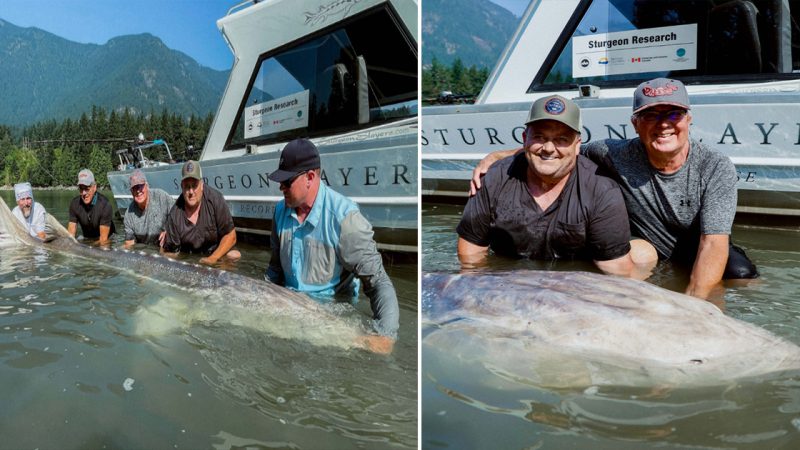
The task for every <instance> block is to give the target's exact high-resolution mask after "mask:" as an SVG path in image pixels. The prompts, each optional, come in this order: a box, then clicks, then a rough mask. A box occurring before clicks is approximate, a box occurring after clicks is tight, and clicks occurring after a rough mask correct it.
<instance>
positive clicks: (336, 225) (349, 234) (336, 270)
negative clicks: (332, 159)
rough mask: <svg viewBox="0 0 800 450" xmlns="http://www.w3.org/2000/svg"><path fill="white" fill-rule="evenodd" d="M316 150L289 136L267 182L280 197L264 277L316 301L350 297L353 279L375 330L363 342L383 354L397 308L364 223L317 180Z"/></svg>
mask: <svg viewBox="0 0 800 450" xmlns="http://www.w3.org/2000/svg"><path fill="white" fill-rule="evenodd" d="M320 175H321V170H320V159H319V152H318V151H317V147H316V146H314V144H313V143H312V142H311V141H309V140H306V139H295V140H294V141H292V142H289V143H288V144H286V147H284V149H283V151H282V152H281V157H280V163H279V165H278V170H276V171H275V172H272V173H271V174H270V175H269V179H270V180H272V181H275V182H278V183H280V190H281V192H283V200H281V201H280V202H278V204H277V205H276V206H275V214H274V216H273V218H272V235H271V236H270V247H271V250H272V257H271V258H270V261H269V267H268V268H267V273H266V274H265V278H266V279H268V280H269V281H272V282H273V283H276V284H280V285H284V286H286V287H289V288H291V289H294V290H297V291H301V292H305V293H307V294H309V295H311V296H312V297H316V298H318V299H320V300H322V301H326V300H327V301H330V299H335V298H339V299H342V300H345V301H350V302H354V301H356V300H357V299H358V292H359V281H361V282H363V283H364V293H365V294H366V295H367V297H369V300H370V304H371V307H372V313H373V318H374V322H373V326H374V328H375V331H376V332H377V333H378V335H371V336H367V337H366V338H365V342H364V345H365V346H366V347H367V348H369V349H370V350H372V351H375V352H378V353H390V352H391V351H392V347H393V345H394V341H395V339H396V338H397V329H398V328H399V316H400V311H399V307H398V304H397V294H396V293H395V290H394V286H392V281H391V280H390V279H389V276H388V275H387V274H386V271H385V270H384V268H383V261H382V260H381V255H380V253H378V249H377V245H376V244H375V241H374V240H373V238H372V234H373V233H372V226H371V225H370V224H369V222H367V220H366V219H365V218H364V216H362V215H361V212H360V211H359V210H358V206H357V205H356V204H355V203H354V202H353V201H352V200H350V199H349V198H347V197H345V196H343V195H341V194H339V193H337V192H335V191H333V190H332V189H330V188H328V187H327V186H326V185H325V184H324V183H321V181H320Z"/></svg>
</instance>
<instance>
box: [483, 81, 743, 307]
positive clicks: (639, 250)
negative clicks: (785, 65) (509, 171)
mask: <svg viewBox="0 0 800 450" xmlns="http://www.w3.org/2000/svg"><path fill="white" fill-rule="evenodd" d="M690 109H691V108H690V105H689V95H688V93H687V91H686V87H685V86H684V85H683V83H682V82H680V81H679V80H674V79H667V78H656V79H653V80H649V81H645V82H643V83H641V84H639V86H637V88H636V90H635V91H634V95H633V115H632V116H631V123H632V124H633V126H634V128H635V129H636V133H637V134H638V136H639V137H638V138H635V139H626V140H613V139H608V140H605V141H598V142H592V143H590V144H586V145H584V146H582V147H581V151H582V152H583V153H584V154H586V155H587V156H588V157H589V158H590V159H592V160H593V161H594V162H595V163H597V164H598V165H599V166H601V167H604V168H606V169H607V170H609V171H610V172H611V173H612V175H614V177H615V179H616V180H617V181H618V182H619V184H620V187H621V188H622V192H623V195H624V197H625V203H626V205H627V209H628V215H629V216H630V224H631V232H632V234H633V235H634V236H635V237H637V238H638V239H634V240H633V241H631V244H632V246H633V250H632V252H631V254H632V256H633V257H634V262H637V263H643V264H655V262H656V261H657V260H658V259H669V260H673V261H676V262H678V263H680V264H685V265H688V266H691V274H690V278H689V284H688V286H687V287H686V293H687V294H689V295H693V296H695V297H699V298H709V296H710V295H711V293H712V291H714V290H715V289H716V288H717V287H719V285H720V281H721V280H722V279H723V278H725V279H732V278H756V277H758V270H756V267H755V266H754V265H753V263H752V262H750V260H749V259H748V258H747V256H746V255H745V254H744V251H743V250H742V249H740V248H739V247H736V246H734V245H733V244H731V243H730V234H731V229H732V226H733V218H734V215H735V213H736V196H737V191H736V179H737V177H736V169H735V167H734V165H733V163H732V162H731V160H730V159H729V158H728V157H726V156H725V155H723V154H721V153H719V152H717V151H715V150H712V149H710V148H709V147H707V146H706V145H705V144H703V143H701V142H699V141H696V140H693V139H690V137H689V125H690V124H691V123H692V114H691V111H690ZM515 151H517V150H511V151H510V152H511V153H514V152H515ZM507 154H508V151H505V152H502V151H501V152H494V153H492V154H490V155H488V156H487V157H486V158H484V160H483V161H481V163H480V164H478V167H476V169H475V171H474V172H473V178H472V182H473V187H478V188H480V174H481V172H486V168H487V167H488V166H489V165H491V162H492V161H493V160H497V159H498V158H501V157H503V156H505V155H507Z"/></svg>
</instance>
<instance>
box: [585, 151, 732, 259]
mask: <svg viewBox="0 0 800 450" xmlns="http://www.w3.org/2000/svg"><path fill="white" fill-rule="evenodd" d="M689 145H690V147H689V155H688V157H687V160H686V162H685V163H684V164H683V166H682V167H681V168H680V169H679V170H678V171H677V172H675V173H671V174H663V173H661V172H659V171H658V170H656V169H654V168H653V167H652V166H651V165H650V162H649V161H648V159H647V152H646V150H645V148H644V145H643V144H642V143H641V141H640V140H639V138H635V139H629V140H611V139H609V140H605V141H600V142H592V143H588V144H584V145H582V146H581V153H583V154H584V155H586V156H588V157H589V158H590V159H591V160H592V161H594V162H595V163H597V164H598V165H600V166H601V167H603V168H605V169H606V170H608V171H609V172H610V174H611V175H612V176H614V178H615V179H616V180H617V182H618V183H619V185H620V187H621V188H622V194H623V197H624V198H625V203H626V205H627V207H628V216H629V217H630V222H631V234H632V235H633V236H634V237H640V238H643V239H645V240H647V241H648V242H650V243H652V244H653V245H654V246H655V248H656V250H657V251H658V254H659V257H661V258H671V259H679V260H692V259H694V257H695V256H696V253H697V245H698V243H699V240H700V235H701V234H730V233H731V227H732V225H733V216H734V215H735V214H736V168H735V167H734V165H733V163H732V162H731V160H730V159H728V157H726V156H724V155H722V154H721V153H719V152H716V151H714V150H711V149H710V148H708V147H707V146H705V145H704V144H701V143H700V142H698V141H695V140H690V144H689Z"/></svg>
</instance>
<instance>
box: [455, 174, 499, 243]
mask: <svg viewBox="0 0 800 450" xmlns="http://www.w3.org/2000/svg"><path fill="white" fill-rule="evenodd" d="M492 175H493V173H491V172H490V173H487V174H486V176H485V177H484V186H483V187H482V188H481V189H480V190H479V191H478V193H477V194H475V195H474V196H473V197H471V198H470V199H469V200H468V201H467V206H465V207H464V214H462V216H461V221H460V222H459V223H458V226H457V227H456V233H458V236H459V237H461V238H462V239H464V240H465V241H467V242H469V243H471V244H475V245H479V246H481V247H488V246H489V243H490V242H489V231H490V230H491V224H492V213H491V201H490V197H491V193H490V191H491V189H492V183H491V181H490V178H489V177H490V176H492Z"/></svg>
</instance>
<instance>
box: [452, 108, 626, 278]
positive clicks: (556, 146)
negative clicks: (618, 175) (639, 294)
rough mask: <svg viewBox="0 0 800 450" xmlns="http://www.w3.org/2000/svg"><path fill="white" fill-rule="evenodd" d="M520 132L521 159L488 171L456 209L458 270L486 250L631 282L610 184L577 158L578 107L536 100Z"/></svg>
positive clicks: (618, 206)
mask: <svg viewBox="0 0 800 450" xmlns="http://www.w3.org/2000/svg"><path fill="white" fill-rule="evenodd" d="M525 125H526V128H525V133H524V140H525V147H524V149H525V151H523V152H520V153H519V154H517V155H514V156H510V157H508V158H505V159H503V160H502V161H500V162H498V163H497V164H496V165H494V166H493V167H492V168H491V169H490V170H489V172H488V173H487V174H486V178H485V179H484V183H483V184H484V186H483V189H481V190H480V192H479V193H478V195H476V196H474V197H472V198H470V199H469V201H468V202H467V206H466V207H465V208H464V214H463V215H462V217H461V222H460V223H459V224H458V228H456V231H457V232H458V236H459V237H458V257H459V259H460V260H461V262H462V264H464V265H465V266H474V265H476V264H479V263H481V262H482V261H483V260H484V258H485V256H486V255H487V253H488V249H489V247H491V248H492V250H494V252H495V253H496V254H500V255H506V256H512V257H526V258H532V259H544V260H553V259H585V260H592V261H594V263H595V265H596V266H597V267H598V268H599V269H601V270H602V271H604V272H607V273H613V274H618V275H625V276H629V275H632V272H633V269H634V266H633V262H632V260H631V258H630V256H629V254H628V253H629V251H630V249H631V246H630V237H631V235H630V230H629V228H628V215H627V213H626V212H625V202H624V201H623V200H622V193H621V192H620V189H619V186H617V183H615V182H614V181H613V180H611V179H610V178H606V177H602V176H599V175H597V174H596V172H597V166H596V165H595V164H594V163H593V162H591V161H589V160H588V159H586V158H585V157H583V156H580V155H578V147H579V146H580V143H581V136H580V131H579V130H580V109H579V108H578V105H576V104H575V103H574V102H573V101H571V100H569V99H566V98H564V97H561V96H559V95H551V96H548V97H544V98H541V99H539V100H537V101H536V102H534V104H533V106H532V107H531V111H530V114H529V115H528V120H527V121H526V122H525Z"/></svg>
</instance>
